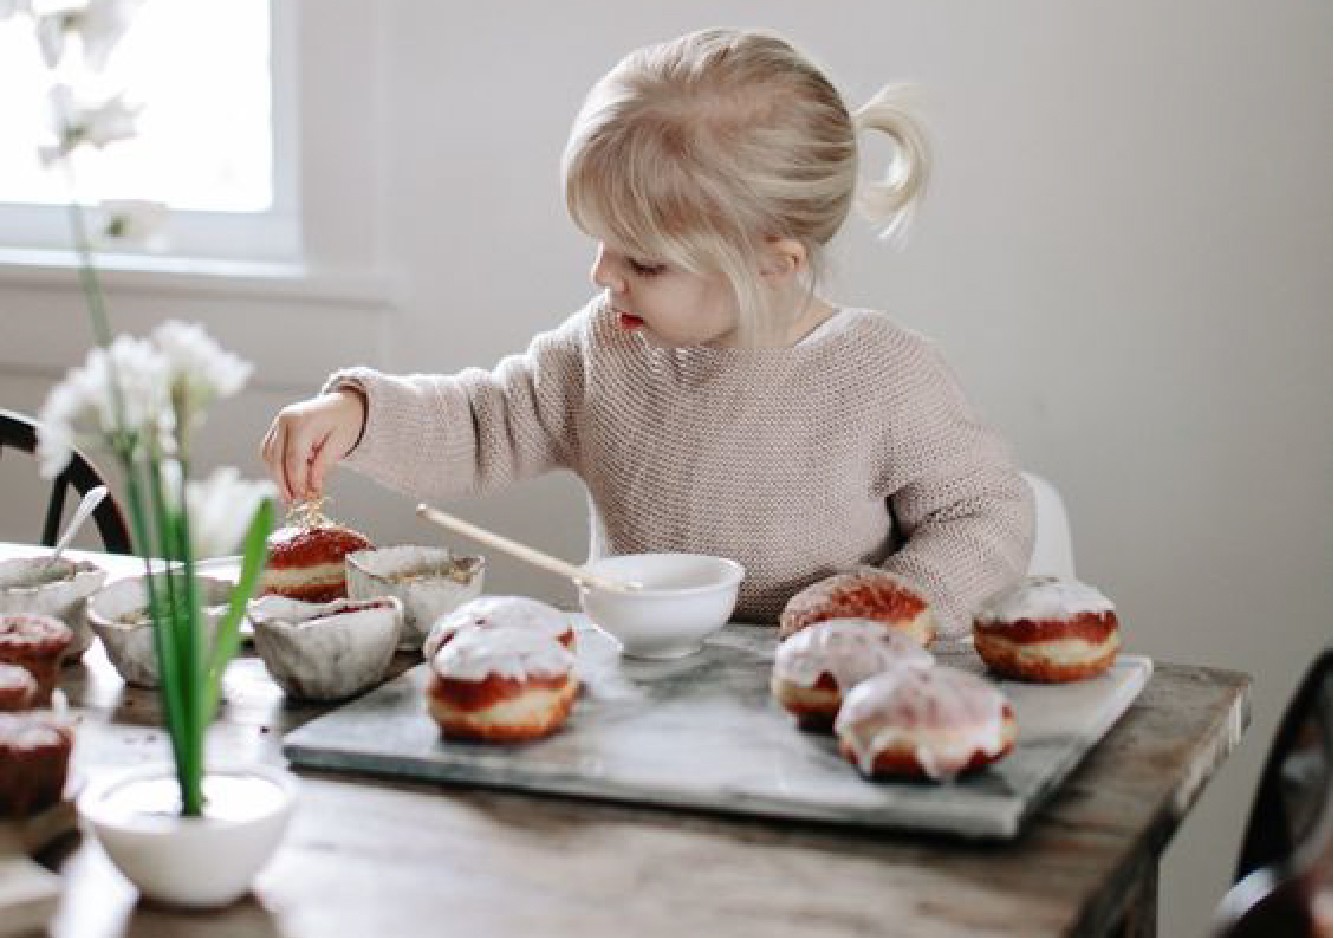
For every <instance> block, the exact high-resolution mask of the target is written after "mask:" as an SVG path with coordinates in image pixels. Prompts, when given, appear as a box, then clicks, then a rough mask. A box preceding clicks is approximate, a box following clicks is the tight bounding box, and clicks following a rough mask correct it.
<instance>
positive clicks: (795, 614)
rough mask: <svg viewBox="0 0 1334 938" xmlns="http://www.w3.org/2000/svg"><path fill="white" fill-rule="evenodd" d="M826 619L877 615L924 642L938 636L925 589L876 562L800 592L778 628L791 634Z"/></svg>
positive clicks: (885, 621)
mask: <svg viewBox="0 0 1334 938" xmlns="http://www.w3.org/2000/svg"><path fill="white" fill-rule="evenodd" d="M826 619H874V620H875V621H877V622H880V623H883V624H884V625H886V626H888V627H889V628H891V629H894V630H895V631H898V632H905V633H907V634H908V635H911V636H912V637H913V638H915V639H916V640H917V644H919V645H923V646H925V645H927V644H929V643H930V642H931V640H932V639H934V638H935V637H936V617H935V615H934V614H933V613H932V612H931V605H930V603H929V602H927V599H926V597H925V596H924V595H922V592H921V591H920V590H918V589H917V588H916V587H914V586H913V585H912V584H911V583H909V582H908V581H907V580H905V579H904V578H903V577H901V576H899V575H898V574H896V573H891V572H889V571H888V570H880V569H878V568H876V567H865V568H863V569H860V570H857V571H855V572H852V573H840V574H836V575H835V576H831V577H829V578H828V579H824V580H820V581H819V582H818V583H813V584H811V585H810V586H808V587H806V588H805V589H804V590H802V591H801V592H800V593H797V594H796V595H795V596H793V597H792V598H791V599H789V600H788V602H787V605H786V606H785V607H784V608H783V613H782V615H781V616H779V618H778V634H779V636H780V637H782V638H787V637H788V636H790V635H794V634H795V633H797V632H799V631H801V630H802V629H804V628H806V627H807V626H808V625H814V624H815V623H817V622H823V621H825V620H826Z"/></svg>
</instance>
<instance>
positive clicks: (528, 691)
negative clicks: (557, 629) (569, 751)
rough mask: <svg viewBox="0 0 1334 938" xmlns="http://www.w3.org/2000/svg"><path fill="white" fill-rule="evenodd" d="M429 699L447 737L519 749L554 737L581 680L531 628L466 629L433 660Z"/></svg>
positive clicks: (559, 650) (565, 655) (564, 654)
mask: <svg viewBox="0 0 1334 938" xmlns="http://www.w3.org/2000/svg"><path fill="white" fill-rule="evenodd" d="M430 662H431V677H430V681H429V682H428V684H427V688H426V696H427V703H428V706H429V708H430V712H431V717H432V718H433V719H434V720H435V722H436V723H438V724H439V725H440V730H441V732H442V733H443V734H444V735H445V736H448V737H454V738H458V739H474V740H482V741H485V742H504V743H510V742H522V741H524V740H529V739H538V738H540V737H542V736H546V735H548V734H550V733H553V732H555V731H556V730H557V729H559V728H560V726H561V724H563V723H564V722H565V720H566V718H567V717H568V716H569V715H570V709H571V708H572V707H573V706H574V698H575V696H576V695H577V693H578V691H579V680H578V678H577V677H575V674H574V655H572V654H570V652H569V651H568V650H566V649H565V647H564V646H562V645H561V644H560V643H559V642H557V641H556V640H555V639H553V638H550V637H549V636H546V635H543V634H541V633H540V632H537V631H533V630H530V629H514V628H496V629H480V628H465V629H462V630H460V631H459V632H457V633H456V634H455V635H454V636H453V638H451V639H450V640H449V641H448V642H446V643H445V644H444V646H443V647H442V648H441V649H440V650H439V651H438V652H436V654H435V655H434V656H433V657H432V658H431V659H430Z"/></svg>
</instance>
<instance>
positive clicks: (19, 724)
mask: <svg viewBox="0 0 1334 938" xmlns="http://www.w3.org/2000/svg"><path fill="white" fill-rule="evenodd" d="M73 747H74V730H73V729H72V728H71V727H70V725H69V723H68V721H66V720H65V719H63V718H61V717H57V716H56V715H55V714H53V713H51V711H49V710H31V711H28V712H27V713H0V817H5V816H9V817H23V816H24V815H27V814H32V813H33V812H35V811H39V810H41V809H42V808H45V807H47V806H49V805H52V804H55V803H56V802H57V801H59V800H60V798H61V795H62V793H63V792H64V790H65V777H66V775H67V773H68V771H69V759H70V752H71V751H72V749H73Z"/></svg>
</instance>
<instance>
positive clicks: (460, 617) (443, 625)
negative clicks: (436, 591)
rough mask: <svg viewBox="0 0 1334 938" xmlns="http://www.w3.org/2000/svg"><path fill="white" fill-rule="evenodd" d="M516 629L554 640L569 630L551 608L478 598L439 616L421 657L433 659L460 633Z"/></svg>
mask: <svg viewBox="0 0 1334 938" xmlns="http://www.w3.org/2000/svg"><path fill="white" fill-rule="evenodd" d="M470 626H476V627H479V628H484V629H496V628H515V629H524V630H527V631H530V632H537V633H538V634H540V635H545V636H547V637H548V638H552V639H556V638H559V637H560V636H562V635H564V634H565V633H566V632H569V631H570V630H571V625H570V620H569V619H568V618H567V617H566V615H565V613H563V612H561V611H560V610H559V609H557V608H555V607H554V606H548V605H547V604H546V603H544V602H540V601H538V600H536V599H529V598H528V597H526V596H479V597H478V598H476V599H473V600H470V601H469V602H466V603H464V604H463V605H462V606H459V607H458V608H457V609H455V610H454V611H453V612H451V613H448V614H447V615H444V616H441V617H440V618H439V619H437V620H436V622H435V624H434V625H432V626H431V633H430V634H429V635H428V636H427V638H426V641H425V643H424V644H423V645H422V655H423V656H424V657H426V658H427V659H430V658H434V657H435V655H436V652H438V651H439V650H440V648H441V646H442V645H444V644H445V642H447V641H448V640H449V639H450V638H451V637H453V636H454V635H455V634H456V633H457V632H458V631H459V630H460V629H464V628H468V627H470Z"/></svg>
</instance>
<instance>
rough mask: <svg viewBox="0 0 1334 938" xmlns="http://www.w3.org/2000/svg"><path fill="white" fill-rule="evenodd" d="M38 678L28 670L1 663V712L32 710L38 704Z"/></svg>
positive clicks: (15, 665)
mask: <svg viewBox="0 0 1334 938" xmlns="http://www.w3.org/2000/svg"><path fill="white" fill-rule="evenodd" d="M37 690H38V688H37V678H35V677H33V676H32V672H31V671H29V670H28V669H27V668H25V667H22V666H20V665H17V664H5V663H3V662H0V710H7V711H15V710H30V709H32V707H33V705H34V704H35V703H36V702H37Z"/></svg>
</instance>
